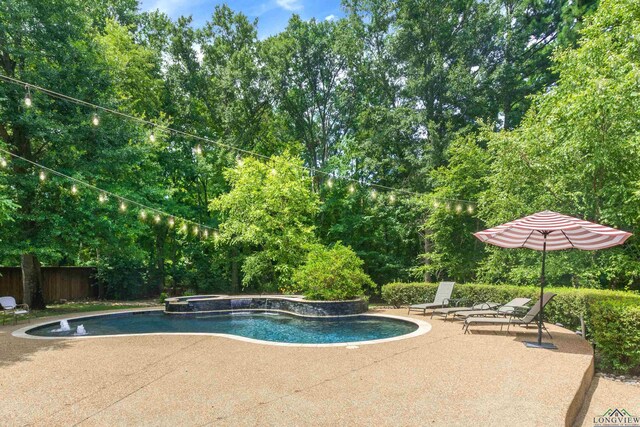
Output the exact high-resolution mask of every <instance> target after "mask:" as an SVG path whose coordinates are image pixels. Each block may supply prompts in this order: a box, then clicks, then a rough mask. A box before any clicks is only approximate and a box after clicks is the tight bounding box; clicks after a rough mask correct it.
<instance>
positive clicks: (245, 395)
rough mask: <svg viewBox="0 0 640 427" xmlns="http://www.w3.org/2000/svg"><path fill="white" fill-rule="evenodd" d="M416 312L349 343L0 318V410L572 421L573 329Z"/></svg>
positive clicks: (10, 417)
mask: <svg viewBox="0 0 640 427" xmlns="http://www.w3.org/2000/svg"><path fill="white" fill-rule="evenodd" d="M379 312H381V313H387V314H394V315H406V311H405V310H379ZM69 317H71V316H69ZM411 317H417V318H424V317H423V316H420V315H415V316H411ZM46 320H47V321H49V320H51V319H46ZM426 320H427V321H429V322H430V323H431V324H432V325H433V328H432V330H431V331H430V332H429V333H427V334H426V335H422V336H419V337H416V338H410V339H405V340H399V341H394V342H389V343H382V344H373V345H362V346H360V347H359V348H356V349H347V348H345V347H332V348H331V347H328V348H302V347H278V346H270V345H260V344H253V343H247V342H241V341H237V340H232V339H227V338H221V337H214V336H211V337H208V336H204V337H203V336H137V337H122V338H96V339H83V340H31V339H22V338H16V337H13V336H11V332H12V331H13V330H15V329H18V328H21V327H24V326H25V324H24V323H21V324H19V325H18V326H13V325H11V326H9V325H7V326H3V327H0V349H1V350H0V352H1V357H0V367H1V369H0V394H1V395H2V404H1V405H0V419H1V420H2V423H3V424H5V423H6V424H9V425H25V424H30V425H43V426H44V425H46V426H54V425H78V424H80V425H100V426H102V425H123V424H126V425H376V426H383V425H389V426H398V425H404V426H414V425H416V426H417V425H507V424H508V425H522V426H525V425H526V426H531V425H539V426H559V425H571V424H572V423H573V422H574V420H576V416H577V415H578V412H579V411H580V408H581V405H582V402H583V398H584V395H585V394H586V392H587V390H588V389H589V386H590V383H591V378H592V375H593V355H592V350H591V347H590V345H589V344H588V343H587V342H586V341H584V340H582V339H581V338H580V337H578V336H576V335H575V334H573V333H571V332H570V331H567V330H565V329H562V328H558V327H555V326H550V327H549V329H550V331H551V333H552V334H553V335H554V340H553V342H554V343H555V344H556V345H557V346H558V350H555V351H548V350H533V349H527V348H525V346H524V345H523V344H522V342H521V341H523V340H531V339H532V338H533V337H534V336H535V331H534V330H533V329H530V330H525V329H522V328H516V329H515V331H517V334H514V333H511V335H509V336H505V335H504V334H500V333H496V331H497V330H499V328H495V327H490V328H489V327H488V328H484V329H482V330H481V329H480V328H476V329H475V330H474V333H473V334H471V335H464V334H463V333H462V330H461V324H460V322H451V321H447V322H445V321H443V320H441V319H433V320H430V319H428V317H427V319H426ZM32 323H34V324H35V323H36V322H32ZM613 404H615V402H612V405H613ZM630 410H633V408H630ZM579 421H584V418H583V419H582V420H579ZM584 425H587V424H584Z"/></svg>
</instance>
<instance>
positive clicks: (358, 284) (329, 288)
mask: <svg viewBox="0 0 640 427" xmlns="http://www.w3.org/2000/svg"><path fill="white" fill-rule="evenodd" d="M362 265H363V261H362V260H361V259H360V258H358V256H357V255H356V254H355V252H353V250H352V249H351V248H350V247H347V246H343V245H342V244H340V243H337V244H335V245H334V246H333V247H331V248H326V247H324V246H320V245H315V246H314V247H313V248H312V250H311V251H310V252H309V254H308V255H307V259H306V262H305V263H304V264H303V265H301V266H300V267H298V268H297V269H296V270H295V272H294V274H293V282H294V286H295V289H294V291H297V292H302V293H303V294H304V295H305V296H306V297H307V298H309V299H314V300H329V301H339V300H346V299H353V298H357V297H362V296H364V290H365V288H373V287H374V286H375V285H374V283H373V281H372V280H371V278H370V277H369V276H368V275H367V274H366V273H365V272H364V270H363V269H362Z"/></svg>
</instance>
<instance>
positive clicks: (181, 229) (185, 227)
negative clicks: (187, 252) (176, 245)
mask: <svg viewBox="0 0 640 427" xmlns="http://www.w3.org/2000/svg"><path fill="white" fill-rule="evenodd" d="M180 231H182V232H183V233H184V232H186V231H187V224H182V227H180Z"/></svg>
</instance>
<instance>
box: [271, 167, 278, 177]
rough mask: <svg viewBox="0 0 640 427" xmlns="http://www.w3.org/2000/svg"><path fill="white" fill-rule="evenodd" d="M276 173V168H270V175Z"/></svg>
mask: <svg viewBox="0 0 640 427" xmlns="http://www.w3.org/2000/svg"><path fill="white" fill-rule="evenodd" d="M277 174H278V171H277V170H276V168H271V175H273V176H276V175H277Z"/></svg>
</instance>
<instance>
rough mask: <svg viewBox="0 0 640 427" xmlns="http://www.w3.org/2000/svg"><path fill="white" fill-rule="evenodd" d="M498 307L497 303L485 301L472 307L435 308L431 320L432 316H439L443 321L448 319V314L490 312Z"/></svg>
mask: <svg viewBox="0 0 640 427" xmlns="http://www.w3.org/2000/svg"><path fill="white" fill-rule="evenodd" d="M499 306H500V304H498V303H497V302H491V301H487V302H482V303H479V304H473V305H472V306H469V307H460V306H455V307H443V308H436V309H435V310H433V311H432V312H431V318H433V315H434V314H437V315H439V316H444V320H447V317H449V315H450V314H453V315H455V314H456V313H464V312H465V311H490V310H492V309H494V308H497V307H499Z"/></svg>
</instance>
